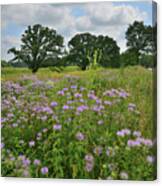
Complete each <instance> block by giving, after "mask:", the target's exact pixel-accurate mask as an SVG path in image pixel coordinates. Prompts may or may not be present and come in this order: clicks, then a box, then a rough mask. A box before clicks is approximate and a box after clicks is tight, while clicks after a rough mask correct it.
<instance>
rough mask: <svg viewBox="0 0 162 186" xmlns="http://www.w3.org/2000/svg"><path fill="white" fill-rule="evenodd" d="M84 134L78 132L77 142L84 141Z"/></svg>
mask: <svg viewBox="0 0 162 186" xmlns="http://www.w3.org/2000/svg"><path fill="white" fill-rule="evenodd" d="M84 138H85V137H84V134H83V133H81V132H77V134H76V139H77V140H79V141H82V140H84Z"/></svg>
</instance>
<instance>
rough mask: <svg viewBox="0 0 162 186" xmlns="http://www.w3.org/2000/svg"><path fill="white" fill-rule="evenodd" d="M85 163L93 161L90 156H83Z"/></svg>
mask: <svg viewBox="0 0 162 186" xmlns="http://www.w3.org/2000/svg"><path fill="white" fill-rule="evenodd" d="M84 159H85V160H86V161H87V162H92V161H93V160H94V158H93V156H92V155H91V154H87V155H85V158H84Z"/></svg>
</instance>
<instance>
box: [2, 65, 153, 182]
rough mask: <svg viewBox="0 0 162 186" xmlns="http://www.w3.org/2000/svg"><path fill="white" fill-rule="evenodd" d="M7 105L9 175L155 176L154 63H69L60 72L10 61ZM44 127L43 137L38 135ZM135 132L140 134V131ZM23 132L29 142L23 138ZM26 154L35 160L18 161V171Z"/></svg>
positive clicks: (5, 165)
mask: <svg viewBox="0 0 162 186" xmlns="http://www.w3.org/2000/svg"><path fill="white" fill-rule="evenodd" d="M68 101H69V102H68ZM19 102H20V103H19ZM21 102H22V103H21ZM95 102H96V103H95ZM6 104H7V105H6ZM71 104H72V106H70V105H71ZM104 104H105V105H104ZM107 104H108V105H109V106H107ZM2 105H4V109H2V118H3V119H4V123H5V124H6V125H5V126H4V129H2V137H3V140H2V141H3V142H4V144H5V146H4V149H3V151H2V155H3V161H2V162H3V163H2V167H3V172H2V173H3V175H4V176H27V177H28V176H32V177H58V178H61V177H64V178H96V179H136V180H142V179H144V180H152V179H154V178H155V176H154V172H155V171H154V170H155V169H154V166H152V165H151V163H152V162H153V157H155V155H156V154H155V151H154V150H155V148H154V147H152V143H153V141H154V140H155V136H154V132H153V131H154V128H155V126H154V123H153V117H154V115H153V72H152V71H150V70H148V69H145V68H142V67H138V66H136V67H127V68H121V69H102V68H101V69H97V70H87V71H80V70H79V69H78V68H76V67H68V68H67V69H64V71H63V72H61V73H57V72H52V71H50V70H49V69H48V68H43V69H40V70H39V71H38V73H36V74H35V75H33V74H32V73H31V72H30V71H29V70H28V69H26V68H3V69H2ZM22 105H23V106H22ZM36 106H37V107H38V106H39V108H35V107H36ZM55 106H56V109H55V108H53V107H55ZM19 107H20V108H19ZM42 107H43V108H42ZM10 108H13V109H11V110H12V111H11V110H10ZM33 108H35V109H36V110H33ZM21 109H22V110H21ZM37 109H38V110H39V109H43V110H42V111H40V112H39V111H38V110H37ZM75 109H76V112H75ZM44 110H45V111H44ZM13 113H14V116H11V115H12V114H13ZM51 113H52V114H54V116H53V117H54V119H52V118H51ZM32 114H33V115H32ZM7 117H9V119H7ZM37 117H38V118H37ZM17 120H18V121H19V122H17ZM15 123H16V124H15ZM97 123H98V124H97ZM17 125H18V126H19V127H17ZM21 125H22V126H23V128H21ZM51 126H53V129H52V128H51ZM13 128H14V130H15V132H14V131H12V130H13ZM20 128H21V129H20ZM42 130H43V131H45V132H41V135H43V139H36V136H37V135H38V134H39V133H40V131H42ZM60 130H62V132H59V131H60ZM31 131H32V132H31ZM136 132H137V133H138V132H139V133H141V138H140V139H135V136H134V137H133V135H134V133H136ZM21 133H23V135H21ZM30 133H31V134H30ZM43 133H45V134H43ZM125 133H126V134H125ZM9 136H12V137H11V138H12V140H9V139H8V137H9ZM120 136H121V137H120ZM128 136H129V137H128ZM37 137H39V136H37ZM138 137H140V136H138ZM22 138H23V142H24V146H23V145H22V146H21V145H20V146H19V145H18V143H19V141H22ZM33 140H34V141H33ZM39 140H40V141H39ZM131 140H139V141H133V142H132V141H131ZM140 140H143V141H140ZM37 141H38V142H37ZM139 143H140V144H139ZM143 143H144V144H145V146H142V144H143ZM28 144H29V146H28ZM32 145H33V146H35V145H36V147H34V148H35V149H32ZM147 146H151V148H150V147H149V148H148V147H147ZM107 148H108V149H107ZM106 149H107V150H106ZM8 150H9V153H8V152H7V151H8ZM104 150H106V152H107V156H108V158H107V157H106V155H105V154H104V153H103V151H104ZM100 151H101V152H102V153H101V152H100ZM113 153H115V155H113ZM20 155H23V156H25V158H26V159H25V160H26V161H27V160H29V162H30V163H29V162H28V165H27V166H25V165H26V164H25V163H24V164H25V165H24V166H20V165H19V166H18V167H19V168H20V170H21V171H18V170H17V168H16V166H17V165H15V164H20V161H25V160H24V159H23V160H22V159H21V158H22V157H21V156H20ZM10 156H11V157H12V158H14V159H15V162H16V163H13V162H11V161H10V160H9V159H10V158H11V157H10ZM39 156H40V157H39ZM23 158H24V157H23ZM33 158H35V159H38V158H39V160H40V161H41V166H40V165H38V167H34V165H33V164H32V163H31V161H35V160H34V159H33ZM151 158H152V159H151ZM87 159H88V160H87ZM90 159H91V160H90ZM8 161H9V163H10V165H9V163H8ZM110 165H111V166H112V167H111V168H110ZM43 166H44V167H43ZM24 171H26V172H27V173H28V174H27V175H25V173H24ZM52 171H53V172H52ZM127 176H128V177H127Z"/></svg>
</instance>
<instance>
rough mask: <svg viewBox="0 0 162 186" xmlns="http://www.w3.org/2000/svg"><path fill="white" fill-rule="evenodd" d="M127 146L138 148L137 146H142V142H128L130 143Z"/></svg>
mask: <svg viewBox="0 0 162 186" xmlns="http://www.w3.org/2000/svg"><path fill="white" fill-rule="evenodd" d="M127 145H128V146H129V147H136V146H140V145H141V143H140V141H138V140H131V139H130V140H128V142H127Z"/></svg>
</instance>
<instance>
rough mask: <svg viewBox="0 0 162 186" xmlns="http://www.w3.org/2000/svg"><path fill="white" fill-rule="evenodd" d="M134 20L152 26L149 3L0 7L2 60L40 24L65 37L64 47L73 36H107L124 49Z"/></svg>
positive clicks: (90, 3) (7, 58) (7, 57)
mask: <svg viewBox="0 0 162 186" xmlns="http://www.w3.org/2000/svg"><path fill="white" fill-rule="evenodd" d="M135 20H137V21H143V22H144V24H147V25H151V24H152V1H150V0H147V1H136V2H135V1H128V2H125V1H124V2H122V1H120V2H116V1H115V2H94V3H92V2H89V3H61V4H19V5H17V4H15V5H1V59H5V60H9V59H11V58H12V57H13V56H12V55H11V54H7V51H8V49H9V48H11V47H16V48H19V47H20V44H21V35H22V34H23V32H24V31H25V29H26V28H27V26H28V25H34V24H41V25H43V26H48V27H50V28H54V29H55V30H56V31H57V32H58V33H59V34H61V35H62V36H64V41H65V46H67V43H68V41H69V40H70V39H71V38H72V37H73V36H74V35H75V34H76V33H84V32H90V33H92V34H95V35H100V34H103V35H108V36H109V37H112V38H114V39H115V40H116V41H117V44H118V46H119V47H120V49H121V52H122V51H125V50H126V40H125V32H126V30H127V28H128V26H129V24H132V23H133V22H134V21H135Z"/></svg>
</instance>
